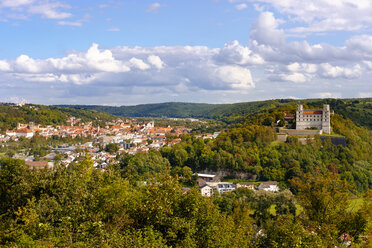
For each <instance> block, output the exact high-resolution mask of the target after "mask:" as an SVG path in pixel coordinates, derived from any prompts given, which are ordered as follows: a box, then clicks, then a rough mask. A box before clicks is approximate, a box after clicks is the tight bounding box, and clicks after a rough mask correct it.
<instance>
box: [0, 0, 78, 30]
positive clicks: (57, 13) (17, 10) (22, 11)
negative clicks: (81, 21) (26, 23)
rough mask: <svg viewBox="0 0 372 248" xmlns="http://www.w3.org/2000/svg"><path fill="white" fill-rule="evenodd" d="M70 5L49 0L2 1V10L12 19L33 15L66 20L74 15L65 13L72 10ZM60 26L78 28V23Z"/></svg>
mask: <svg viewBox="0 0 372 248" xmlns="http://www.w3.org/2000/svg"><path fill="white" fill-rule="evenodd" d="M70 8H71V6H70V5H68V4H64V3H61V2H59V1H52V2H50V1H49V0H0V9H6V10H5V11H4V13H5V17H6V18H10V19H27V18H28V17H30V16H32V15H40V16H42V17H43V18H46V19H57V20H60V19H66V18H70V17H72V16H73V15H72V13H70V12H67V11H65V10H66V9H70ZM59 24H60V25H72V26H78V25H77V22H60V23H59Z"/></svg>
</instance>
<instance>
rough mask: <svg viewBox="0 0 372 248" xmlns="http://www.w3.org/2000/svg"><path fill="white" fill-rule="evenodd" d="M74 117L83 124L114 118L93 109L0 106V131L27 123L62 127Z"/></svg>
mask: <svg viewBox="0 0 372 248" xmlns="http://www.w3.org/2000/svg"><path fill="white" fill-rule="evenodd" d="M69 116H74V117H77V118H80V119H81V120H82V121H83V122H86V121H95V122H103V121H109V120H112V119H114V118H115V116H113V115H111V114H108V113H106V112H101V111H98V110H95V109H76V108H68V107H55V106H44V105H34V104H26V105H24V106H16V105H13V104H1V105H0V130H2V131H5V130H7V129H13V128H15V127H16V126H17V123H18V122H19V123H28V122H30V121H32V122H35V123H36V124H41V125H63V124H66V121H67V118H68V117H69Z"/></svg>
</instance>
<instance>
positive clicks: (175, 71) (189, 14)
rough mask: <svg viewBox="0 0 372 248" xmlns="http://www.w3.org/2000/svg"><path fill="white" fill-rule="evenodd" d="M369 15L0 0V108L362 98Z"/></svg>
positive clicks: (216, 2)
mask: <svg viewBox="0 0 372 248" xmlns="http://www.w3.org/2000/svg"><path fill="white" fill-rule="evenodd" d="M355 2H356V3H355ZM370 13H372V3H371V2H370V1H369V0H358V1H351V0H339V1H334V0H303V1H297V0H202V1H200V0H199V1H195V0H187V1H186V0H177V1H174V0H173V1H171V0H168V1H166V0H164V1H161V0H158V1H147V0H144V1H134V0H133V1H132V0H128V1H114V0H110V1H107V0H101V1H93V0H90V1H87V0H84V1H67V0H55V1H54V0H0V34H1V39H0V88H1V89H2V90H1V93H2V94H0V101H6V102H9V101H13V102H14V101H26V102H32V103H41V104H107V105H123V104H125V105H130V104H140V103H153V102H166V101H186V102H209V103H232V102H242V101H254V100H263V99H274V98H324V97H336V98H339V97H345V98H346V97H372V83H371V81H370V78H371V72H370V71H371V69H372V34H371V27H372V17H371V16H370Z"/></svg>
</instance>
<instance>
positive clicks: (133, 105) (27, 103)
mask: <svg viewBox="0 0 372 248" xmlns="http://www.w3.org/2000/svg"><path fill="white" fill-rule="evenodd" d="M352 99H372V97H349V98H332V97H331V98H302V99H294V98H276V99H266V100H254V101H244V102H231V103H206V102H176V101H173V102H150V103H138V104H131V105H129V104H128V105H100V104H64V103H57V104H41V103H31V102H1V101H0V104H25V105H43V106H55V107H65V106H66V107H69V106H102V107H135V106H140V105H157V104H167V103H186V104H206V105H233V104H240V103H254V102H266V101H281V100H289V101H308V100H318V101H321V100H352Z"/></svg>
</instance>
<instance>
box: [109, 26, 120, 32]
mask: <svg viewBox="0 0 372 248" xmlns="http://www.w3.org/2000/svg"><path fill="white" fill-rule="evenodd" d="M107 31H109V32H119V31H120V28H117V27H112V28H109V29H108V30H107Z"/></svg>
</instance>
